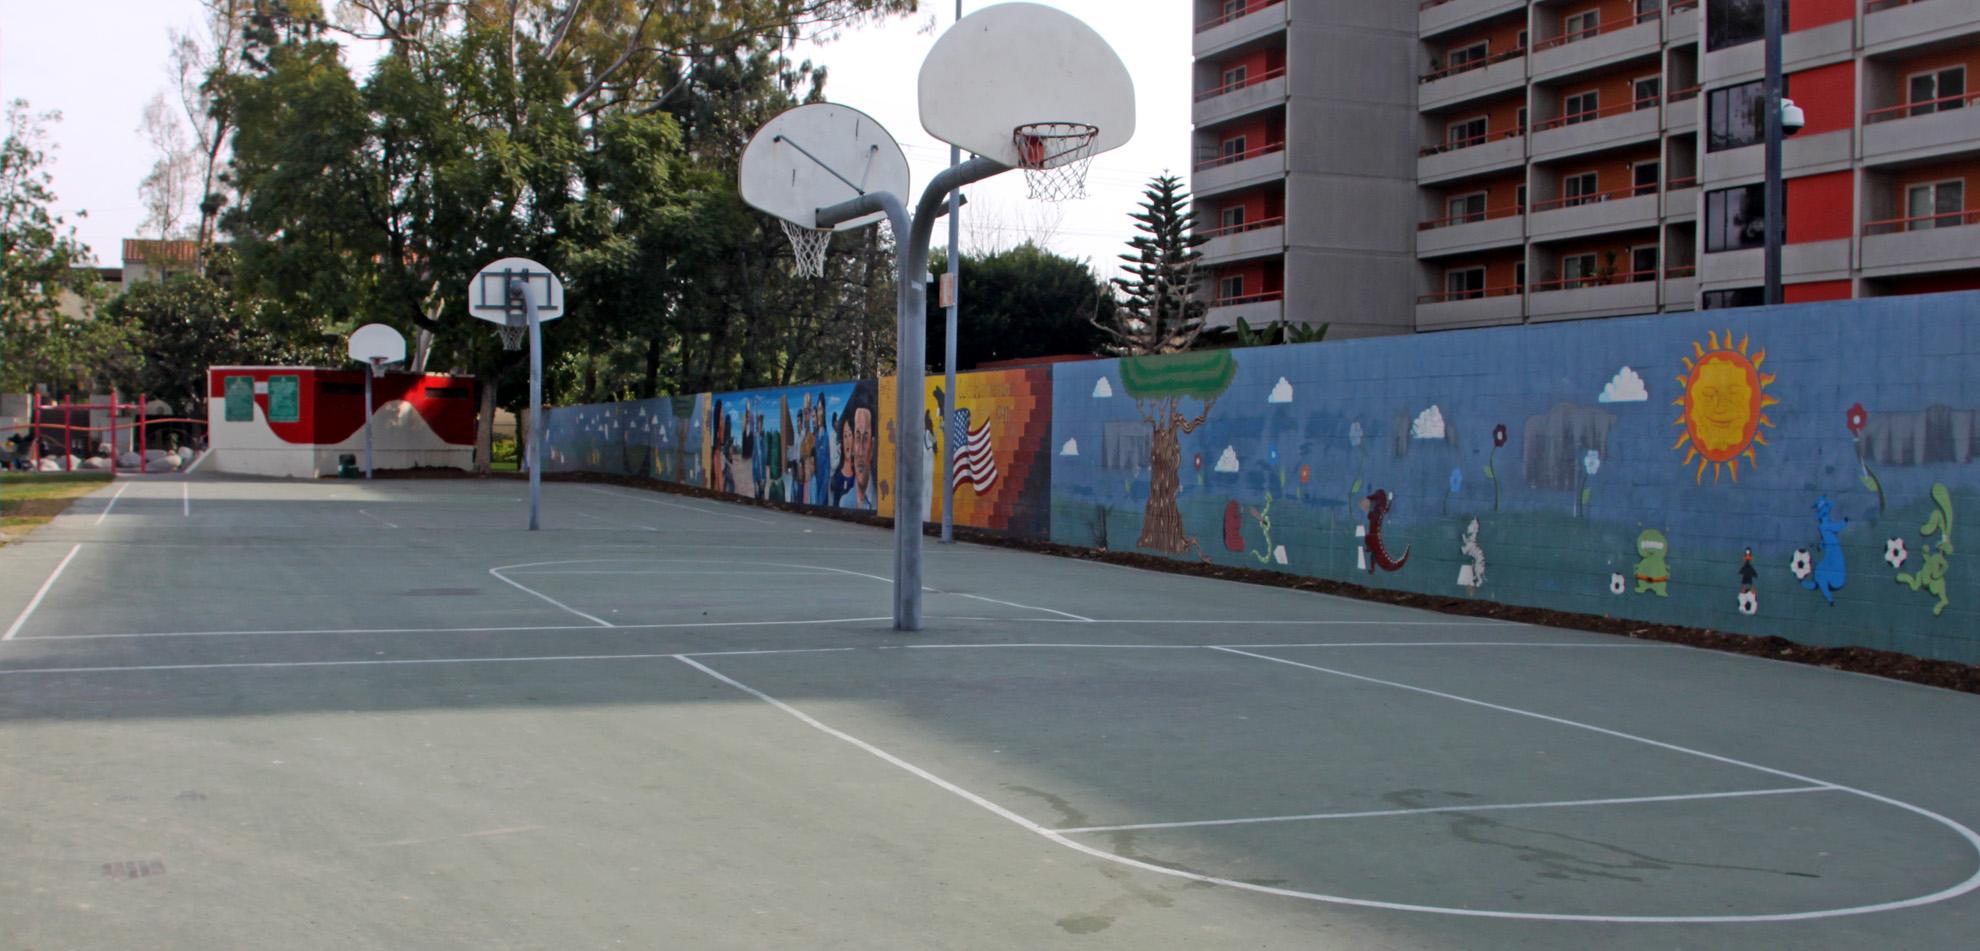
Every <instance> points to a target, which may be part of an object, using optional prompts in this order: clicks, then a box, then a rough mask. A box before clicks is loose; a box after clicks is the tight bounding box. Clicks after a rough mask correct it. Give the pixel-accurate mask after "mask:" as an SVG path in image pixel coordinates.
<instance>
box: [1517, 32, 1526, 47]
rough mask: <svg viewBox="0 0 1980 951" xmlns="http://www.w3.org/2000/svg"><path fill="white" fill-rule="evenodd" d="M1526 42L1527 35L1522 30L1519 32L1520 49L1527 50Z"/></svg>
mask: <svg viewBox="0 0 1980 951" xmlns="http://www.w3.org/2000/svg"><path fill="white" fill-rule="evenodd" d="M1526 41H1527V34H1526V31H1525V30H1521V31H1519V48H1520V49H1525V48H1526Z"/></svg>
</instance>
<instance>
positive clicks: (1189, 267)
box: [1093, 174, 1210, 357]
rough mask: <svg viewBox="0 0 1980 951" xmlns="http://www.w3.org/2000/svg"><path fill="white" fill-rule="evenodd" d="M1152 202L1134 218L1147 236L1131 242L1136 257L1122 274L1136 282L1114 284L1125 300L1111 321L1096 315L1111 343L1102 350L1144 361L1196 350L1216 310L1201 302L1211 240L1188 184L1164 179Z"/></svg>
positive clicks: (1153, 187)
mask: <svg viewBox="0 0 1980 951" xmlns="http://www.w3.org/2000/svg"><path fill="white" fill-rule="evenodd" d="M1142 194H1143V195H1145V196H1147V199H1148V200H1147V201H1144V202H1142V203H1141V212H1140V213H1139V214H1136V215H1133V216H1132V217H1133V218H1134V220H1135V221H1136V222H1137V224H1136V225H1135V228H1136V230H1139V231H1140V232H1141V234H1139V235H1136V236H1135V237H1134V238H1132V239H1130V240H1129V241H1128V247H1130V248H1133V249H1134V252H1133V253H1131V254H1123V255H1121V260H1123V261H1126V262H1127V264H1125V265H1124V266H1122V268H1121V270H1123V271H1126V272H1127V273H1128V274H1129V275H1130V276H1128V277H1117V278H1114V279H1113V282H1114V286H1115V287H1117V288H1119V289H1120V292H1121V295H1122V300H1121V302H1120V306H1119V307H1117V308H1115V309H1114V313H1113V315H1112V316H1111V318H1105V319H1103V317H1104V315H1096V316H1095V317H1094V319H1093V323H1094V325H1095V326H1097V327H1099V328H1100V329H1101V330H1104V331H1106V332H1107V335H1108V336H1109V337H1110V338H1111V339H1110V340H1109V341H1107V342H1106V343H1105V344H1104V345H1103V347H1102V349H1104V350H1105V351H1106V352H1107V353H1109V354H1111V355H1114V356H1122V357H1138V356H1147V355H1149V354H1155V353H1175V352H1178V351H1182V350H1188V349H1190V348H1191V347H1193V346H1195V344H1196V339H1197V337H1199V336H1201V335H1202V333H1203V318H1204V315H1205V314H1206V313H1207V312H1208V311H1209V309H1210V307H1209V305H1208V304H1206V303H1205V302H1203V301H1202V300H1199V299H1197V296H1196V289H1197V285H1198V284H1199V283H1200V278H1201V274H1200V272H1199V271H1198V264H1199V262H1200V261H1202V259H1203V252H1201V251H1198V250H1197V248H1199V247H1201V246H1202V245H1203V243H1204V242H1206V241H1208V240H1210V239H1209V237H1208V236H1206V235H1200V234H1197V233H1196V213H1195V212H1194V211H1193V210H1191V209H1190V207H1189V194H1188V193H1187V192H1185V191H1183V190H1182V179H1180V178H1178V177H1176V176H1174V175H1168V174H1163V175H1158V176H1156V177H1155V178H1154V179H1152V180H1150V182H1149V185H1148V190H1147V191H1145V192H1142Z"/></svg>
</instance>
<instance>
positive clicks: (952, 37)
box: [919, 3, 1135, 168]
mask: <svg viewBox="0 0 1980 951" xmlns="http://www.w3.org/2000/svg"><path fill="white" fill-rule="evenodd" d="M919 86H920V96H921V127H922V128H923V129H926V130H927V131H928V134H929V135H932V136H934V137H935V138H938V139H941V140H942V141H944V142H947V143H950V144H951V145H956V146H960V147H961V148H963V149H966V150H968V151H970V152H973V153H975V154H977V155H981V156H983V157H985V158H989V159H993V160H995V161H998V162H1002V163H1004V164H1005V165H1009V166H1012V167H1013V168H1015V167H1017V165H1018V153H1017V147H1016V145H1015V144H1014V143H1013V142H1012V140H1011V133H1012V130H1014V129H1016V128H1017V127H1018V126H1021V125H1027V124H1030V123H1034V122H1082V123H1085V124H1087V125H1091V126H1096V127H1098V128H1099V130H1100V133H1099V136H1098V137H1097V138H1096V139H1095V140H1094V147H1093V149H1094V152H1096V153H1099V152H1106V151H1109V150H1111V149H1117V148H1120V147H1121V146H1123V145H1126V144H1127V143H1128V140H1129V139H1132V138H1134V122H1135V112H1134V77H1133V76H1131V75H1129V73H1128V69H1127V64H1125V63H1123V62H1121V58H1120V56H1119V55H1118V54H1116V53H1115V52H1114V48H1113V47H1112V46H1109V45H1107V41H1106V40H1105V39H1102V38H1101V36H1100V34H1099V33H1097V32H1095V31H1094V29H1093V28H1092V27H1090V26H1087V25H1086V23H1085V22H1083V21H1081V20H1080V19H1079V18H1078V17H1075V16H1073V15H1071V14H1069V13H1066V12H1064V11H1061V10H1057V9H1054V8H1052V7H1048V6H1044V5H1042V4H1037V3H999V4H996V5H994V6H988V7H984V8H983V9H981V10H978V11H976V12H975V13H972V14H970V15H969V16H966V17H963V18H962V19H961V20H959V21H957V22H956V24H955V25H954V26H952V27H950V28H949V30H948V32H946V33H943V34H942V38H941V39H939V40H937V41H936V42H935V48H934V49H932V50H929V52H928V58H927V59H925V60H923V61H922V63H921V77H920V82H919Z"/></svg>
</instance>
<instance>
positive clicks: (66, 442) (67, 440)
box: [62, 399, 76, 472]
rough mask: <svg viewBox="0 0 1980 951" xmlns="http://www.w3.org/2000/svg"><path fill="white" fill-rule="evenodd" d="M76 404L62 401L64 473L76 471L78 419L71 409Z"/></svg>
mask: <svg viewBox="0 0 1980 951" xmlns="http://www.w3.org/2000/svg"><path fill="white" fill-rule="evenodd" d="M74 405H75V404H74V403H71V402H69V401H68V400H66V399H64V400H63V401H62V471H63V472H74V471H76V453H75V448H76V417H75V414H74V413H73V412H71V411H70V409H69V407H71V406H74Z"/></svg>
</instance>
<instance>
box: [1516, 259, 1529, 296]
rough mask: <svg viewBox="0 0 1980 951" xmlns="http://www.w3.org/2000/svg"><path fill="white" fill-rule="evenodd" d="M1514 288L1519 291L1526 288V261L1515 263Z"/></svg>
mask: <svg viewBox="0 0 1980 951" xmlns="http://www.w3.org/2000/svg"><path fill="white" fill-rule="evenodd" d="M1513 289H1514V290H1518V291H1523V290H1526V262H1525V261H1521V262H1519V263H1518V264H1515V265H1513Z"/></svg>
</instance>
